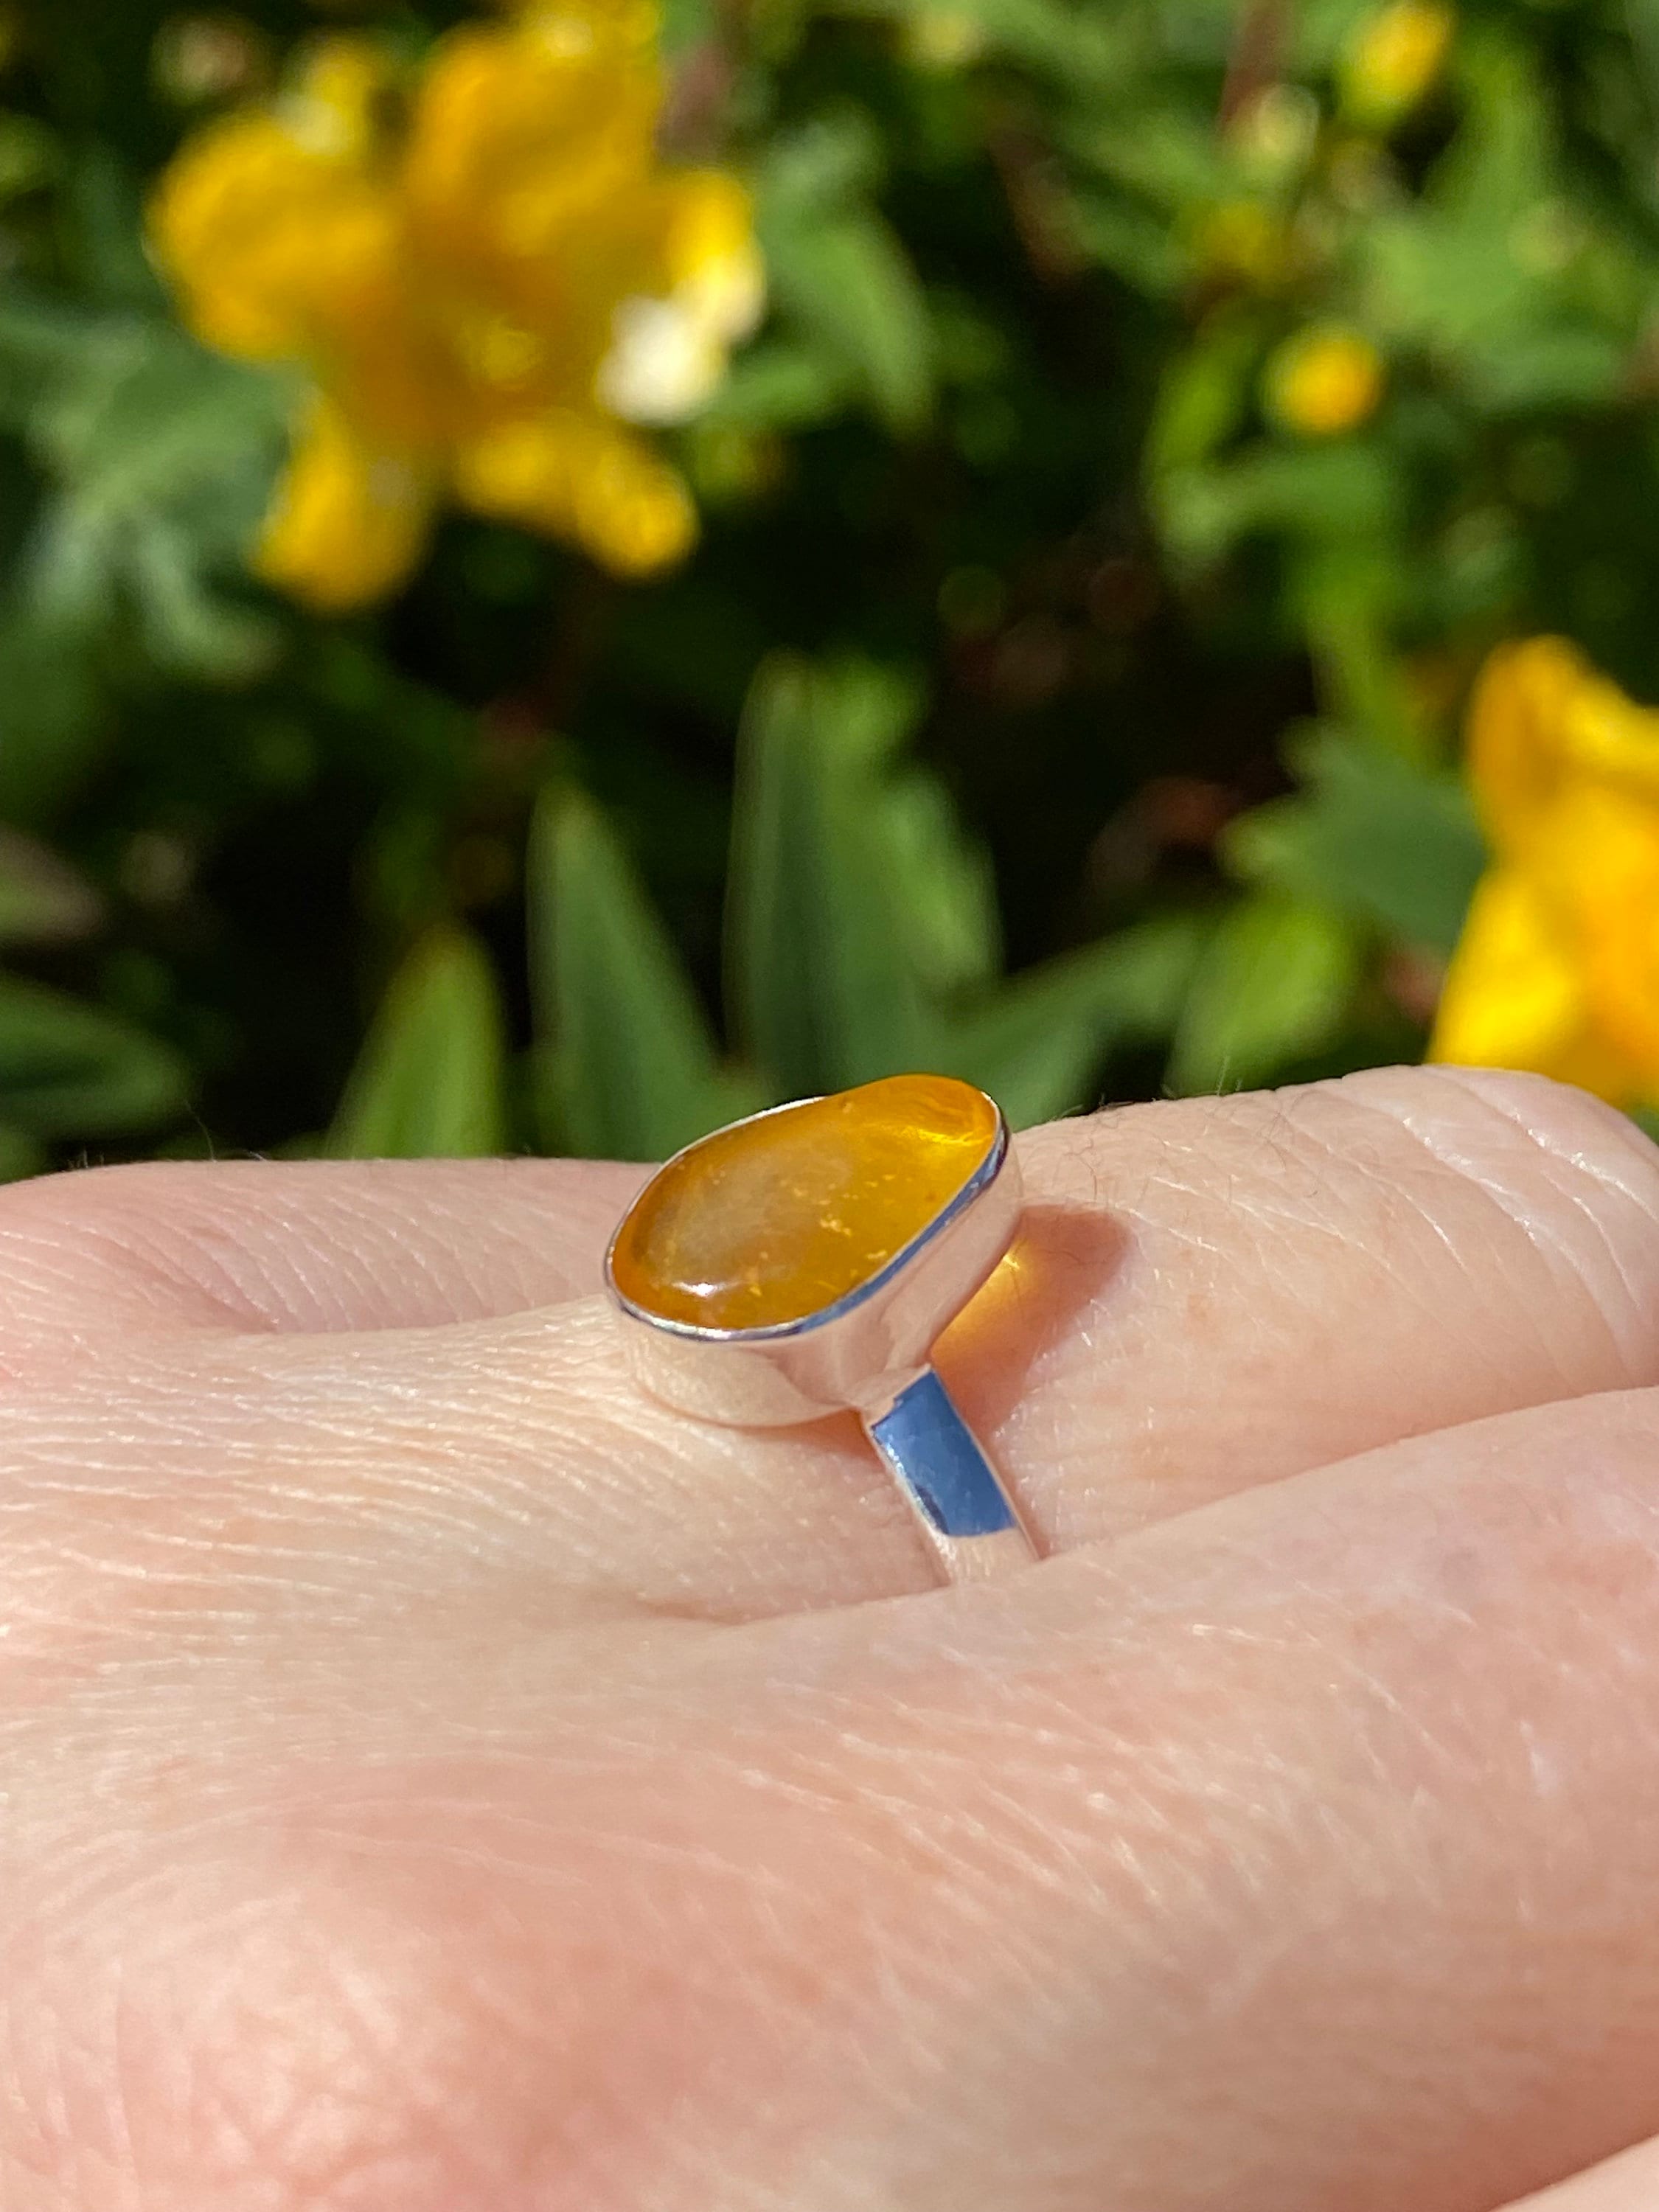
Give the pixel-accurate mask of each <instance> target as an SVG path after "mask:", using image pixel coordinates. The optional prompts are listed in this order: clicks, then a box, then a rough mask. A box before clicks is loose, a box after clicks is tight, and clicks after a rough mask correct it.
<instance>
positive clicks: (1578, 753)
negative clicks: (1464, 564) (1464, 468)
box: [1430, 637, 1659, 1106]
mask: <svg viewBox="0 0 1659 2212" xmlns="http://www.w3.org/2000/svg"><path fill="white" fill-rule="evenodd" d="M1468 773H1469V777H1470V781H1471V782H1472V785H1473V787H1474V795H1475V799H1476V802H1477V804H1478V805H1479V807H1480V814H1481V818H1482V822H1483V824H1484V826H1485V829H1486V836H1487V839H1488V842H1489V843H1490V845H1491V848H1492V865H1491V866H1490V867H1489V868H1488V870H1487V872H1486V875H1485V876H1484V877H1483V878H1482V879H1481V881H1480V885H1479V887H1478V889H1477V890H1476V892H1475V895H1474V902H1473V904H1472V906H1471V907H1470V909H1469V914H1468V921H1467V922H1466V923H1465V925H1464V929H1463V935H1462V941H1461V943H1460V944H1459V945H1458V947H1457V951H1456V952H1455V955H1454V957H1453V959H1452V963H1451V967H1450V969H1449V973H1448V975H1447V977H1446V983H1445V988H1444V991H1443V994H1442V997H1441V1001H1440V1011H1439V1015H1438V1018H1437V1022H1436V1025H1435V1031H1434V1036H1433V1040H1432V1042H1431V1048H1430V1050H1431V1058H1433V1059H1436V1060H1455V1061H1461V1062H1462V1063H1464V1064H1465V1065H1469V1066H1502V1067H1522V1068H1531V1069H1534V1070H1535V1071H1537V1072H1538V1073H1541V1074H1545V1075H1553V1076H1557V1077H1559V1078H1560V1079H1562V1080H1563V1081H1565V1082H1568V1083H1577V1084H1581V1085H1583V1086H1584V1088H1585V1089H1586V1090H1589V1091H1598V1092H1599V1093H1600V1094H1601V1097H1604V1098H1609V1099H1611V1100H1613V1102H1614V1103H1615V1104H1619V1105H1623V1106H1630V1105H1633V1104H1636V1103H1639V1102H1641V1101H1644V1100H1646V1101H1659V710H1656V709H1654V708H1648V707H1638V706H1637V705H1636V704H1635V703H1634V702H1632V700H1630V699H1627V698H1626V696H1625V694H1624V693H1623V692H1622V691H1620V690H1619V688H1618V687H1617V685H1616V684H1612V683H1609V682H1608V680H1607V678H1605V677H1603V676H1601V675H1598V674H1597V672H1596V671H1595V669H1593V668H1592V667H1591V666H1590V665H1589V663H1588V662H1587V661H1586V660H1585V659H1584V658H1583V655H1582V654H1581V653H1579V652H1578V651H1577V648H1576V647H1573V646H1571V645H1569V644H1567V643H1566V642H1565V641H1564V640H1562V639H1560V638H1553V637H1541V638H1534V639H1532V640H1531V641H1528V643H1526V644H1522V645H1511V646H1504V647H1500V648H1499V649H1498V652H1496V653H1493V654H1492V658H1491V659H1489V660H1488V662H1487V664H1486V668H1485V670H1484V671H1483V672H1482V674H1481V677H1480V683H1479V684H1478V685H1477V687H1476V690H1475V694H1474V701H1473V703H1472V706H1471V708H1470V716H1469V731H1468Z"/></svg>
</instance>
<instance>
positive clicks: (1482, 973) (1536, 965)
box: [1428, 866, 1644, 1103]
mask: <svg viewBox="0 0 1659 2212" xmlns="http://www.w3.org/2000/svg"><path fill="white" fill-rule="evenodd" d="M1428 1056H1429V1058H1430V1059H1431V1060H1450V1061H1454V1062H1455V1063H1457V1064H1459V1065H1461V1066H1467V1067H1519V1068H1529V1069H1531V1070H1533V1071H1534V1073H1538V1074H1541V1075H1553V1076H1554V1077H1555V1078H1556V1079H1558V1080H1559V1081H1560V1082H1564V1083H1577V1084H1579V1085H1582V1086H1583V1088H1584V1089H1585V1090H1588V1091H1596V1092H1598V1093H1599V1094H1600V1096H1601V1097H1604V1098H1612V1099H1614V1100H1617V1101H1619V1102H1620V1103H1629V1102H1630V1101H1631V1100H1632V1099H1634V1098H1636V1097H1640V1096H1642V1095H1643V1092H1644V1085H1643V1083H1642V1081H1641V1079H1640V1076H1639V1074H1638V1070H1637V1068H1636V1067H1635V1066H1634V1065H1633V1063H1632V1061H1631V1060H1629V1059H1628V1058H1627V1057H1626V1055H1625V1054H1621V1053H1620V1051H1619V1050H1618V1049H1617V1048H1615V1047H1614V1046H1613V1045H1611V1044H1608V1043H1607V1042H1603V1041H1601V1040H1600V1039H1599V1038H1598V1036H1597V1035H1596V1032H1595V1027H1594V1024H1593V1018H1592V1013H1591V1008H1590V1005H1589V996H1588V994H1587V992H1586V989H1585V986H1584V982H1583V976H1582V975H1581V972H1580V969H1579V964H1578V960H1577V953H1576V948H1575V946H1574V945H1573V943H1572V941H1571V938H1570V937H1569V936H1568V935H1567V934H1566V933H1565V932H1564V931H1563V929H1562V927H1560V925H1559V921H1558V920H1557V917H1556V916H1555V915H1554V914H1553V911H1552V909H1551V908H1550V907H1549V906H1548V904H1547V902H1545V900H1544V899H1543V898H1542V896H1541V895H1540V892H1539V890H1538V889H1537V886H1536V885H1535V884H1534V883H1533V881H1532V880H1531V878H1529V877H1528V876H1527V875H1525V874H1523V873H1522V872H1521V871H1520V870H1519V869H1515V868H1505V867H1502V866H1499V867H1496V868H1492V869H1491V870H1490V871H1488V872H1487V873H1486V876H1484V877H1483V878H1482V879H1481V881H1480V884H1479V885H1478V886H1477V888H1476V890H1475V894H1474V902H1473V903H1472V905H1471V906H1470V908H1469V915H1468V921H1467V922H1466V923H1465V924H1464V928H1463V935H1462V940H1461V941H1460V943H1459V945H1458V947H1457V951H1456V952H1455V955H1454V956H1453V958H1452V963H1451V966H1450V968H1449V970H1448V971H1447V975H1446V981H1445V987H1444V988H1443V992H1442V994H1441V999H1440V1010H1439V1012H1438V1014H1437V1018H1436V1021H1435V1027H1434V1035H1433V1036H1432V1038H1431V1041H1430V1045H1429V1054H1428Z"/></svg>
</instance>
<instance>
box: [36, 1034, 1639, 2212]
mask: <svg viewBox="0 0 1659 2212" xmlns="http://www.w3.org/2000/svg"><path fill="white" fill-rule="evenodd" d="M1022 1152H1023V1156H1024V1166H1025V1171H1026V1176H1027V1179H1028V1182H1029V1186H1030V1193H1031V1197H1032V1206H1031V1211H1030V1226H1029V1237H1028V1241H1027V1243H1026V1244H1025V1246H1024V1249H1023V1250H1022V1253H1021V1255H1020V1264H1019V1265H1018V1267H1017V1268H1015V1269H1013V1270H1011V1271H1010V1272H1008V1273H1006V1276H1004V1277H1001V1278H999V1279H998V1281H997V1282H996V1283H995V1284H994V1285H993V1286H992V1289H991V1290H990V1291H988V1292H987V1294H986V1296H985V1297H983V1298H982V1299H981V1301H979V1302H978V1303H977V1304H975V1307H974V1308H973V1309H972V1310H970V1311H969V1314H968V1315H967V1316H964V1318H963V1322H960V1323H959V1324H958V1325H957V1328H955V1329H954V1330H953V1331H952V1332H951V1335H950V1336H949V1338H947V1340H946V1341H945V1345H944V1346H942V1347H941V1353H940V1365H941V1367H942V1369H943V1370H945V1373H946V1376H947V1379H948V1380H949V1381H950V1383H951V1385H952V1387H953V1389H955V1391H956V1392H957V1395H958V1397H959V1399H960V1401H961V1402H962V1403H963V1407H964V1408H965V1410H966V1411H967V1412H968V1413H969V1416H970V1418H972V1419H974V1420H975V1423H976V1424H977V1425H979V1426H980V1427H981V1430H982V1431H983V1432H984V1433H985V1434H986V1435H987V1437H988V1438H989V1439H990V1441H991V1442H992V1443H993V1445H994V1449H996V1451H997V1453H998V1454H999V1455H1000V1459H1001V1461H1002V1463H1003V1464H1004V1466H1005V1467H1006V1469H1007V1470H1008V1472H1009V1474H1010V1476H1011V1478H1012V1480H1013V1482H1014V1483H1015V1484H1016V1485H1017V1486H1018V1489H1019V1491H1020V1492H1021V1494H1022V1496H1023V1497H1024V1499H1025V1500H1026V1501H1027V1503H1028V1504H1029V1508H1030V1514H1031V1516H1032V1518H1033V1520H1034V1522H1035V1523H1036V1525H1037V1526H1038V1527H1039V1528H1040V1529H1041V1530H1042V1534H1043V1536H1044V1539H1045V1541H1046V1543H1047V1544H1048V1547H1050V1548H1051V1550H1052V1552H1053V1554H1054V1556H1053V1557H1051V1558H1050V1559H1048V1560H1046V1561H1045V1562H1044V1563H1043V1564H1042V1565H1040V1566H1038V1567H1036V1568H1035V1569H1033V1570H1030V1571H1028V1572H1026V1573H1024V1574H1021V1575H1018V1576H1015V1577H1011V1578H1010V1579H1009V1580H1008V1581H1006V1583H1002V1584H1000V1585H998V1586H994V1587H979V1588H975V1589H963V1590H956V1591H951V1590H939V1589H933V1588H932V1587H930V1570H929V1564H928V1561H927V1556H926V1553H925V1552H924V1550H923V1548H922V1547H921V1542H920V1540H919V1538H918V1537H917V1535H916V1534H915V1532H914V1530H913V1528H912V1527H911V1525H910V1524H909V1522H908V1520H907V1518H906V1516H905V1514H904V1511H903V1510H902V1506H901V1505H900V1504H898V1502H897V1501H896V1499H895V1498H894V1497H893V1496H892V1495H891V1494H890V1492H888V1490H887V1489H886V1488H885V1487H884V1480H883V1478H882V1475H881V1473H880V1470H879V1469H878V1468H877V1467H876V1466H875V1464H874V1463H873V1462H872V1460H871V1459H870V1458H869V1456H868V1455H867V1453H866V1449H865V1448H864V1447H863V1445H862V1443H861V1442H860V1438H859V1437H858V1436H857V1433H856V1431H854V1430H853V1429H852V1428H851V1426H850V1425H847V1426H844V1427H843V1426H842V1425H835V1424H829V1425H823V1426H821V1427H818V1428H816V1429H812V1430H809V1431H794V1432H776V1433H772V1434H769V1435H762V1436H743V1435H738V1434H735V1433H732V1432H726V1431H719V1430H714V1429H709V1428H704V1427H702V1426H700V1425H698V1424H696V1423H695V1422H692V1421H690V1420H688V1419H684V1418H681V1417H678V1416H676V1415H673V1414H671V1413H667V1412H665V1411H663V1410H661V1409H659V1408H658V1407H654V1406H653V1405H652V1404H651V1403H649V1402H647V1401H644V1400H642V1399H641V1398H640V1397H639V1396H638V1395H637V1394H636V1393H635V1390H634V1389H632V1388H631V1387H630V1386H629V1382H628V1380H627V1378H626V1376H625V1374H624V1373H623V1369H622V1365H621V1362H620V1358H619V1353H618V1348H617V1343H616V1341H615V1339H614V1337H613V1334H612V1331H611V1324H610V1316H609V1315H608V1314H607V1312H606V1310H605V1307H604V1306H603V1304H602V1303H601V1302H600V1301H599V1299H598V1298H597V1297H595V1296H594V1295H593V1292H594V1288H595V1285H596V1283H597V1280H598V1273H599V1256H600V1254H601V1252H602V1249H603V1245H604V1240H605V1235H606V1233H607V1231H608V1229H609V1227H610V1225H611V1221H612V1220H613V1219H614V1218H615V1215H616V1212H617V1210H618V1208H619V1206H621V1204H622V1203H623V1200H625V1199H626V1197H627V1196H628V1194H629V1192H630V1191H631V1190H632V1189H633V1188H635V1186H636V1184H637V1182H638V1181H639V1178H640V1174H641V1170H637V1169H628V1168H611V1167H604V1166H593V1165H583V1164H572V1163H564V1164H559V1163H545V1164H544V1163H532V1162H522V1163H507V1164H494V1163H486V1164H422V1165H401V1164H388V1165H384V1166H368V1167H356V1166H344V1165H339V1166H322V1165H319V1166H284V1165H267V1164H246V1165H235V1166H223V1167H199V1168H198V1167H180V1166H157V1167H150V1168H137V1169H118V1170H96V1171H93V1172H88V1173H82V1174H79V1175H76V1176H67V1177H60V1178H56V1179H52V1180H48V1181H45V1182H38V1183H33V1184H29V1185H25V1186H21V1187H19V1188H13V1189H11V1190H9V1191H6V1192H4V1193H3V1194H0V1389H3V1401H0V1402H3V1420H0V2207H3V2212H473V2208H477V2212H567V2208H568V2209H569V2212H1200V2208H1203V2212H1494V2208H1497V2207H1499V2206H1505V2205H1509V2204H1510V2203H1512V2202H1516V2201H1517V2200H1520V2199H1522V2198H1527V2199H1528V2212H1651V2207H1652V2206H1653V2205H1655V2204H1656V2203H1659V2156H1656V2155H1655V2154H1654V2152H1653V2151H1652V2150H1647V2151H1644V2150H1643V2149H1642V2148H1637V2149H1635V2150H1634V2151H1628V2150H1626V2147H1627V2146H1630V2145H1632V2144H1636V2145H1638V2146H1639V2144H1640V2142H1641V2139H1642V2138H1643V2137H1644V2136H1649V2135H1651V2134H1654V2133H1656V2131H1659V1912H1656V1911H1655V1909H1654V1899H1655V1897H1656V1894H1659V1153H1656V1152H1654V1151H1653V1150H1652V1149H1651V1148H1650V1146H1648V1145H1647V1143H1646V1141H1645V1139H1642V1138H1640V1137H1639V1136H1638V1135H1637V1134H1636V1133H1634V1131H1633V1130H1632V1129H1631V1128H1630V1127H1629V1126H1628V1125H1627V1124H1626V1123H1625V1122H1623V1121H1621V1120H1620V1119H1619V1118H1618V1117H1617V1116H1615V1115H1613V1114H1612V1113H1611V1112H1609V1111H1607V1109H1603V1108H1601V1107H1599V1106H1597V1105H1595V1103H1592V1102H1591V1101H1590V1100H1589V1099H1588V1098H1586V1097H1583V1096H1581V1095H1579V1094H1577V1093H1575V1092H1571V1091H1562V1090H1558V1089H1555V1088H1553V1087H1552V1086H1551V1085H1547V1084H1545V1083H1542V1082H1541V1081H1538V1080H1534V1079H1526V1078H1516V1077H1500V1076H1484V1075H1478V1074H1470V1073H1463V1072H1453V1071H1449V1070H1439V1071H1433V1072H1420V1071H1419V1072H1401V1071H1394V1072H1383V1073H1372V1074H1367V1075H1363V1076H1358V1077H1354V1078H1352V1079H1349V1080H1348V1081H1346V1082H1345V1083H1341V1084H1338V1085H1324V1086H1320V1087H1317V1088H1315V1089H1310V1090H1305V1091H1291V1092H1285V1093H1282V1094H1279V1095H1278V1096H1263V1097H1235V1098H1230V1099H1226V1100H1223V1101H1219V1102H1216V1101H1211V1102H1203V1103H1184V1104H1174V1105H1158V1106H1152V1107H1139V1108H1133V1109H1127V1110H1124V1111H1121V1112H1118V1113H1115V1114H1111V1115H1104V1116H1101V1117H1097V1118H1096V1119H1093V1120H1091V1121H1073V1122H1068V1123H1066V1124H1064V1125H1061V1126H1058V1127H1053V1128H1049V1129H1045V1130H1042V1131H1038V1132H1036V1133H1034V1134H1033V1135H1031V1136H1030V1137H1029V1138H1027V1139H1023V1140H1022ZM1621 2152H1622V2153H1624V2154H1625V2155H1623V2156H1622V2157H1615V2156H1614V2154H1620V2153H1621ZM1599 2160H1613V2163H1611V2164H1608V2165H1606V2166H1601V2167H1600V2168H1599V2169H1598V2170H1597V2171H1595V2172H1586V2171H1585V2169H1587V2168H1590V2167H1592V2166H1595V2165H1596V2162H1597V2161H1599ZM1575 2176H1576V2177H1577V2179H1573V2178H1572V2177H1575ZM1539 2191H1542V2192H1545V2193H1543V2194H1541V2195H1537V2196H1535V2197H1528V2192H1539Z"/></svg>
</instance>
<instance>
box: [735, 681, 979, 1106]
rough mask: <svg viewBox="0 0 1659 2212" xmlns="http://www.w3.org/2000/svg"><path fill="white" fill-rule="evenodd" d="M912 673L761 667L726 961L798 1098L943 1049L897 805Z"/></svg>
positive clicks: (745, 1011)
mask: <svg viewBox="0 0 1659 2212" xmlns="http://www.w3.org/2000/svg"><path fill="white" fill-rule="evenodd" d="M914 705H915V702H914V694H913V693H912V692H911V690H910V688H909V687H908V685H907V684H903V683H902V682H900V681H898V680H897V679H896V678H894V677H893V676H892V675H891V674H890V673H888V672H885V671H882V670H879V669H877V668H874V667H872V666H870V665H868V664H864V663H850V664H846V665H841V666H838V667H818V666H815V665H812V664H811V663H809V662H806V661H804V660H801V659H798V658H795V657H793V656H791V655H780V656H778V657H777V658H775V659H772V660H770V661H769V662H768V663H767V664H766V665H764V666H763V669H762V671H761V672H760V674H759V675H758V676H757V678H756V680H755V684H754V687H753V690H751V692H750V700H749V706H748V709H747V712H746V714H745V716H744V731H743V738H742V744H741V751H740V759H739V767H738V790H737V793H736V799H735V805H734V817H733V827H732V877H731V885H730V906H729V912H728V934H727V945H728V963H729V972H730V987H731V992H732V1003H733V1005H734V1006H735V1008H736V1010H737V1014H738V1024H739V1027H740V1030H741V1033H742V1036H743V1038H744V1042H745V1045H746V1047H747V1048H748V1050H749V1053H750V1057H751V1058H752V1059H753V1060H755V1061H756V1063H757V1065H758V1066H760V1067H761V1068H762V1069H763V1071H764V1073H765V1074H766V1076H767V1078H768V1079H769V1082H770V1083H771V1084H772V1085H774V1087H775V1091H776V1092H777V1093H778V1094H779V1095H781V1096H783V1097H805V1096H807V1095H809V1094H812V1093H817V1092H821V1091H839V1090H841V1089H842V1088H844V1087H845V1086H846V1085H849V1084H854V1083H863V1082H866V1081H869V1080H870V1079H872V1078H874V1077H876V1076H879V1075H890V1074H895V1073H901V1072H902V1071H904V1070H907V1069H914V1068H926V1067H929V1066H935V1065H936V1064H937V1048H938V1045H939V1032H938V1024H937V1022H936V1021H935V1019H934V1018H933V1012H932V1009H931V1008H930V1006H929V1005H928V1003H927V998H926V996H925V994H924V990H923V987H922V981H921V974H920V971H919V964H918V957H917V944H916V935H917V933H916V925H915V913H914V909H913V908H911V907H909V906H908V905H907V902H906V887H905V884H904V882H903V871H902V862H901V859H900V848H899V846H898V844H897V842H896V840H895V837H894V834H893V827H892V820H891V817H890V813H889V811H887V810H888V805H889V802H890V786H889V784H888V781H887V778H888V761H889V758H890V754H891V752H892V749H893V747H894V745H895V744H896V742H897V739H898V738H899V737H900V735H901V734H902V732H903V731H904V729H905V728H906V727H907V726H908V722H909V720H910V719H911V716H912V714H913V712H914Z"/></svg>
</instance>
